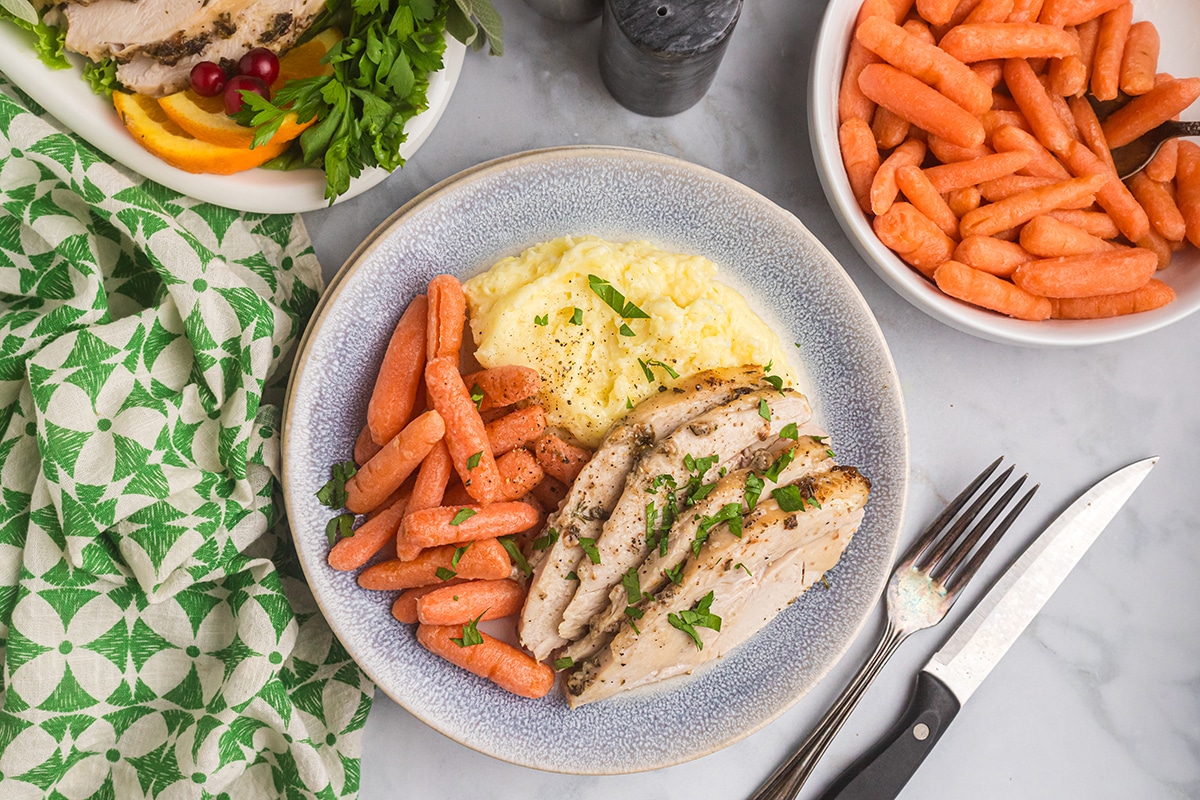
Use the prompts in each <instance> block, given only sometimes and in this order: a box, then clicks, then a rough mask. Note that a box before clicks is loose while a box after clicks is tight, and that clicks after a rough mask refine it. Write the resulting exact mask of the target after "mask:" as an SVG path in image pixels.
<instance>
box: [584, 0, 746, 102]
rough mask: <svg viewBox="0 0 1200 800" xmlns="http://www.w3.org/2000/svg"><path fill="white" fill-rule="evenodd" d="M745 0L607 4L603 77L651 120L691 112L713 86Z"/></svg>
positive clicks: (602, 40)
mask: <svg viewBox="0 0 1200 800" xmlns="http://www.w3.org/2000/svg"><path fill="white" fill-rule="evenodd" d="M741 11H742V0H605V3H604V22H603V24H602V27H601V31H600V77H601V78H603V80H604V85H605V86H606V87H608V91H609V92H610V93H611V94H612V96H613V97H614V98H616V100H617V102H619V103H620V104H621V105H623V106H625V107H626V108H628V109H629V110H630V111H635V112H637V113H638V114H643V115H645V116H648V117H667V116H670V115H672V114H678V113H679V112H681V111H684V110H686V109H689V108H691V107H692V106H694V105H695V104H696V103H697V102H699V100H700V98H701V97H703V96H704V93H705V92H707V91H708V87H709V86H711V85H712V82H713V78H714V77H716V74H717V67H719V66H720V65H721V58H722V56H724V55H725V48H726V47H727V46H728V45H729V37H730V35H731V34H732V33H733V27H734V25H736V24H737V20H738V15H739V14H741Z"/></svg>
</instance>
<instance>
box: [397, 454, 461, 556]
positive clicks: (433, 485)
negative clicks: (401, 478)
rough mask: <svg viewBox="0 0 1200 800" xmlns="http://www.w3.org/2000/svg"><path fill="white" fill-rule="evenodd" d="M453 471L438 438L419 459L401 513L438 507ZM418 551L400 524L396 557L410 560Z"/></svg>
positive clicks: (417, 546)
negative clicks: (406, 507) (412, 482)
mask: <svg viewBox="0 0 1200 800" xmlns="http://www.w3.org/2000/svg"><path fill="white" fill-rule="evenodd" d="M453 473H454V463H453V462H452V461H451V459H450V451H449V450H447V449H446V443H445V441H440V442H438V443H437V444H435V445H434V446H433V449H432V450H430V451H429V455H427V456H425V460H424V461H422V462H421V468H420V469H419V470H418V471H417V480H416V483H414V484H413V492H412V497H411V498H410V499H409V501H408V510H407V511H406V512H405V515H406V516H407V515H408V514H412V513H413V512H414V511H421V510H423V509H426V508H436V507H437V506H440V505H441V504H442V498H443V497H444V496H445V493H446V484H447V483H448V482H449V481H450V476H451V475H452V474H453ZM420 552H421V546H420V545H417V544H413V543H412V542H410V541H409V540H408V537H407V536H405V535H404V526H403V525H400V526H399V527H398V528H397V529H396V558H399V559H400V560H401V561H412V560H413V559H414V558H416V557H417V554H418V553H420Z"/></svg>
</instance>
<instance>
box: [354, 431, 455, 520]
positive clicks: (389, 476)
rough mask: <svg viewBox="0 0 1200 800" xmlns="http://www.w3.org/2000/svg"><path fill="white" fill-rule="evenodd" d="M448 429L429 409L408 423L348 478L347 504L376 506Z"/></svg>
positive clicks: (364, 508) (362, 508) (363, 508)
mask: <svg viewBox="0 0 1200 800" xmlns="http://www.w3.org/2000/svg"><path fill="white" fill-rule="evenodd" d="M445 431H446V426H445V423H444V422H443V421H442V417H441V415H439V414H438V413H437V412H436V411H426V412H425V413H424V414H422V415H421V416H419V417H417V418H416V419H414V420H413V421H412V422H410V423H408V425H406V426H405V427H404V430H402V431H400V432H399V433H398V434H396V435H395V436H394V437H393V438H392V440H391V441H390V442H388V443H387V444H385V445H384V446H383V448H382V449H381V450H380V451H379V452H378V453H377V454H376V455H375V457H374V458H372V459H371V460H370V461H368V462H367V463H366V464H363V465H362V468H361V469H359V470H358V472H356V473H354V477H353V478H351V479H350V480H348V481H346V508H348V509H349V510H350V511H353V512H354V513H355V514H365V513H367V512H368V511H372V510H374V509H375V507H376V506H378V505H379V504H380V503H382V502H383V501H384V500H385V499H386V498H387V496H388V495H390V494H391V493H392V492H394V491H396V489H398V488H400V484H402V483H404V481H405V480H406V479H407V478H408V476H409V475H410V474H411V473H412V471H413V470H414V469H416V468H417V466H418V465H419V464H420V463H421V460H422V459H424V458H425V456H427V455H428V454H429V451H430V450H432V449H433V446H434V445H435V444H436V443H437V441H438V440H439V439H441V438H442V436H443V435H444V434H445Z"/></svg>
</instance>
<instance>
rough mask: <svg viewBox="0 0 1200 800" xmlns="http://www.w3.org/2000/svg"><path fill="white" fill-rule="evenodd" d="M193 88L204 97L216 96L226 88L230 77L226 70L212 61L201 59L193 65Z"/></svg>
mask: <svg viewBox="0 0 1200 800" xmlns="http://www.w3.org/2000/svg"><path fill="white" fill-rule="evenodd" d="M191 80H192V88H193V89H195V90H196V94H198V95H201V96H203V97H216V96H217V95H219V94H220V93H221V92H222V91H224V90H225V82H226V81H227V80H228V77H227V76H226V75H225V70H223V69H221V67H220V66H218V65H217V64H214V63H213V62H212V61H201V62H200V63H199V64H197V65H196V66H194V67H192V74H191Z"/></svg>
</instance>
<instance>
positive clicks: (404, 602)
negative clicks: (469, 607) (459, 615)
mask: <svg viewBox="0 0 1200 800" xmlns="http://www.w3.org/2000/svg"><path fill="white" fill-rule="evenodd" d="M462 583H466V581H464V580H463V579H462V578H451V579H450V580H448V581H441V582H439V583H434V584H430V585H429V586H414V587H413V588H411V589H405V590H404V591H402V592H400V595H399V596H398V597H397V598H396V602H394V603H392V616H393V617H395V618H396V619H397V620H399V621H400V622H403V623H404V624H405V625H414V624H416V623H417V622H418V621H419V620H418V618H417V601H418V600H420V599H421V598H422V597H424V596H425V595H427V594H429V593H430V592H436V591H439V590H441V589H445V588H448V587H450V586H458V585H459V584H462Z"/></svg>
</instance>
